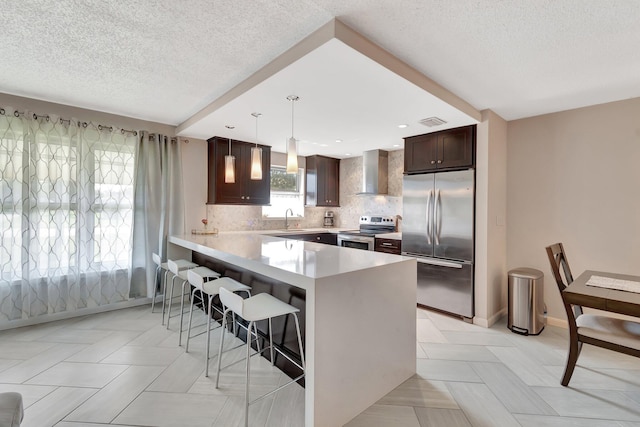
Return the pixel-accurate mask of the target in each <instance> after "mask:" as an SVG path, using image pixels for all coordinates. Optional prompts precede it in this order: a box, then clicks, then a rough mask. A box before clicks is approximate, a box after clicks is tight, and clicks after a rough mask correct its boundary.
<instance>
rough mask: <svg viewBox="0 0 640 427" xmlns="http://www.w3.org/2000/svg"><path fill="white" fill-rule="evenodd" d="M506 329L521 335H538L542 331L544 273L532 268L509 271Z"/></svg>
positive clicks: (544, 320)
mask: <svg viewBox="0 0 640 427" xmlns="http://www.w3.org/2000/svg"><path fill="white" fill-rule="evenodd" d="M508 300H509V301H508V307H507V311H508V313H507V318H508V320H507V327H508V328H509V329H511V331H512V332H515V333H517V334H522V335H538V334H539V333H540V332H542V330H543V329H544V326H545V323H546V319H545V316H544V314H545V308H544V307H545V306H544V273H543V272H542V271H540V270H536V269H533V268H525V267H523V268H516V269H514V270H511V271H509V282H508Z"/></svg>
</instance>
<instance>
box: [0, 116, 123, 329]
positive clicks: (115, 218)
mask: <svg viewBox="0 0 640 427" xmlns="http://www.w3.org/2000/svg"><path fill="white" fill-rule="evenodd" d="M135 146H136V137H135V136H134V135H133V133H132V132H129V131H123V130H120V129H113V128H104V127H102V126H101V125H97V124H94V123H79V122H77V121H76V120H74V119H70V120H65V119H60V118H58V117H55V116H37V115H35V114H34V113H33V112H29V111H23V112H20V113H18V112H15V111H13V110H11V109H9V108H6V109H0V322H4V321H10V320H16V319H28V318H32V317H36V316H42V315H47V314H53V313H59V312H65V311H73V310H77V309H81V308H91V307H97V306H101V305H106V304H112V303H116V302H120V301H125V300H127V299H128V298H129V289H130V286H129V283H130V282H129V273H130V271H131V269H130V262H131V235H132V223H133V221H132V216H133V178H134V166H135Z"/></svg>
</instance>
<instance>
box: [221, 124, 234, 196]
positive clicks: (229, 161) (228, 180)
mask: <svg viewBox="0 0 640 427" xmlns="http://www.w3.org/2000/svg"><path fill="white" fill-rule="evenodd" d="M227 129H233V128H232V127H229V126H227ZM224 182H225V184H233V183H235V182H236V158H235V156H233V155H231V138H229V154H228V155H226V156H224Z"/></svg>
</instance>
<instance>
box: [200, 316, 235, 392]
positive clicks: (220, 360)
mask: <svg viewBox="0 0 640 427" xmlns="http://www.w3.org/2000/svg"><path fill="white" fill-rule="evenodd" d="M228 314H229V309H226V310H224V313H223V314H222V335H221V336H220V346H219V348H218V363H217V368H216V388H218V384H219V382H220V365H221V364H222V349H223V347H222V346H223V344H224V334H225V332H226V330H227V315H228ZM208 365H209V362H208V361H207V368H208ZM207 372H208V369H207ZM205 376H206V375H205Z"/></svg>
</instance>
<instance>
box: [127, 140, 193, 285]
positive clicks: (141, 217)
mask: <svg viewBox="0 0 640 427" xmlns="http://www.w3.org/2000/svg"><path fill="white" fill-rule="evenodd" d="M136 158H137V165H136V178H135V212H134V232H133V252H132V261H131V268H132V272H133V273H132V279H131V296H132V297H140V296H147V297H152V296H153V295H154V285H155V270H156V268H155V267H156V266H155V264H154V263H153V260H152V259H151V254H152V253H154V252H155V253H157V254H158V255H160V257H161V258H162V259H163V260H166V258H167V237H168V236H169V235H170V234H183V233H184V232H185V224H184V194H183V191H184V190H183V187H182V161H181V148H180V141H179V139H178V138H171V137H168V136H166V135H160V134H153V133H151V134H150V133H147V132H141V136H140V138H139V143H138V145H137V151H136Z"/></svg>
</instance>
